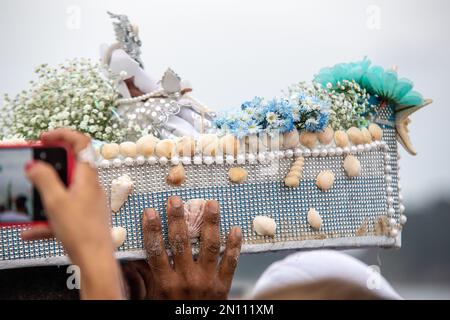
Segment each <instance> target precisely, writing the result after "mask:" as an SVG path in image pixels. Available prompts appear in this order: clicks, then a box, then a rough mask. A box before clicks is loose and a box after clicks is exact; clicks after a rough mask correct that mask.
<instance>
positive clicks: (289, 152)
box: [284, 149, 297, 158]
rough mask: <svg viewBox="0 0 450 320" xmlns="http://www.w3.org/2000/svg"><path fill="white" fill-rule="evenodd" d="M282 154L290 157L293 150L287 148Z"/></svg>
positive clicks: (292, 154)
mask: <svg viewBox="0 0 450 320" xmlns="http://www.w3.org/2000/svg"><path fill="white" fill-rule="evenodd" d="M296 150H297V149H296ZM284 155H285V156H286V158H292V157H293V156H294V151H293V150H292V149H288V150H286V151H285V152H284Z"/></svg>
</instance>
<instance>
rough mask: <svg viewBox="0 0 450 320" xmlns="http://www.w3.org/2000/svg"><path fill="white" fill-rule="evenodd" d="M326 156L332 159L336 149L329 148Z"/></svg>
mask: <svg viewBox="0 0 450 320" xmlns="http://www.w3.org/2000/svg"><path fill="white" fill-rule="evenodd" d="M328 155H329V156H330V157H333V156H334V155H336V149H335V148H333V147H331V148H329V149H328Z"/></svg>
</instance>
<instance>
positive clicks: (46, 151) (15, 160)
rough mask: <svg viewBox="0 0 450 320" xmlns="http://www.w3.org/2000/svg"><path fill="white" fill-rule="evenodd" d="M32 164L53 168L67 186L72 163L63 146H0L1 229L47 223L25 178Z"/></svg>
mask: <svg viewBox="0 0 450 320" xmlns="http://www.w3.org/2000/svg"><path fill="white" fill-rule="evenodd" d="M33 161H43V162H45V163H47V164H49V165H50V166H52V167H53V168H54V170H55V171H56V172H57V174H58V177H59V178H60V179H61V181H62V183H63V184H64V185H65V186H68V184H69V182H70V176H71V172H72V164H73V159H72V156H71V152H70V150H69V149H67V148H66V147H64V146H63V145H56V144H55V145H42V144H40V143H23V144H17V145H0V226H1V225H17V224H39V223H45V222H46V220H47V218H46V215H45V212H44V208H43V206H42V201H41V198H40V196H39V193H38V192H37V190H36V189H35V188H34V187H33V186H32V184H31V182H30V181H29V180H28V179H27V177H26V176H25V167H26V166H27V165H29V164H30V163H32V162H33Z"/></svg>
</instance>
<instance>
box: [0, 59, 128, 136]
mask: <svg viewBox="0 0 450 320" xmlns="http://www.w3.org/2000/svg"><path fill="white" fill-rule="evenodd" d="M35 71H36V74H37V78H38V81H36V82H31V84H30V85H31V87H30V89H29V90H24V91H22V92H20V93H19V94H18V95H17V96H16V97H15V98H14V99H11V98H10V97H8V96H7V95H6V96H5V98H4V105H3V107H2V117H1V118H0V138H8V137H23V138H26V139H37V138H38V137H39V135H40V134H41V132H42V131H46V130H52V129H55V128H61V127H66V128H71V129H76V130H79V131H82V132H85V133H87V134H89V135H91V136H92V137H93V138H94V139H100V140H103V141H111V142H116V141H120V140H122V139H123V137H124V130H123V129H121V128H120V126H118V124H117V121H118V120H117V118H116V117H114V115H113V111H114V109H115V108H116V100H117V96H118V94H117V90H116V81H115V80H113V79H114V77H112V74H111V73H110V72H109V70H106V68H105V67H104V66H103V65H100V64H93V63H91V62H90V61H89V60H87V59H74V60H69V61H67V62H65V63H62V64H59V65H58V66H57V67H55V68H51V67H49V66H47V65H46V64H43V65H40V66H38V67H37V68H36V70H35Z"/></svg>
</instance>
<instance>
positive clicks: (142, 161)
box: [136, 156, 145, 166]
mask: <svg viewBox="0 0 450 320" xmlns="http://www.w3.org/2000/svg"><path fill="white" fill-rule="evenodd" d="M136 163H137V164H138V165H140V166H142V165H143V164H144V163H145V158H144V156H138V157H137V158H136Z"/></svg>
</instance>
